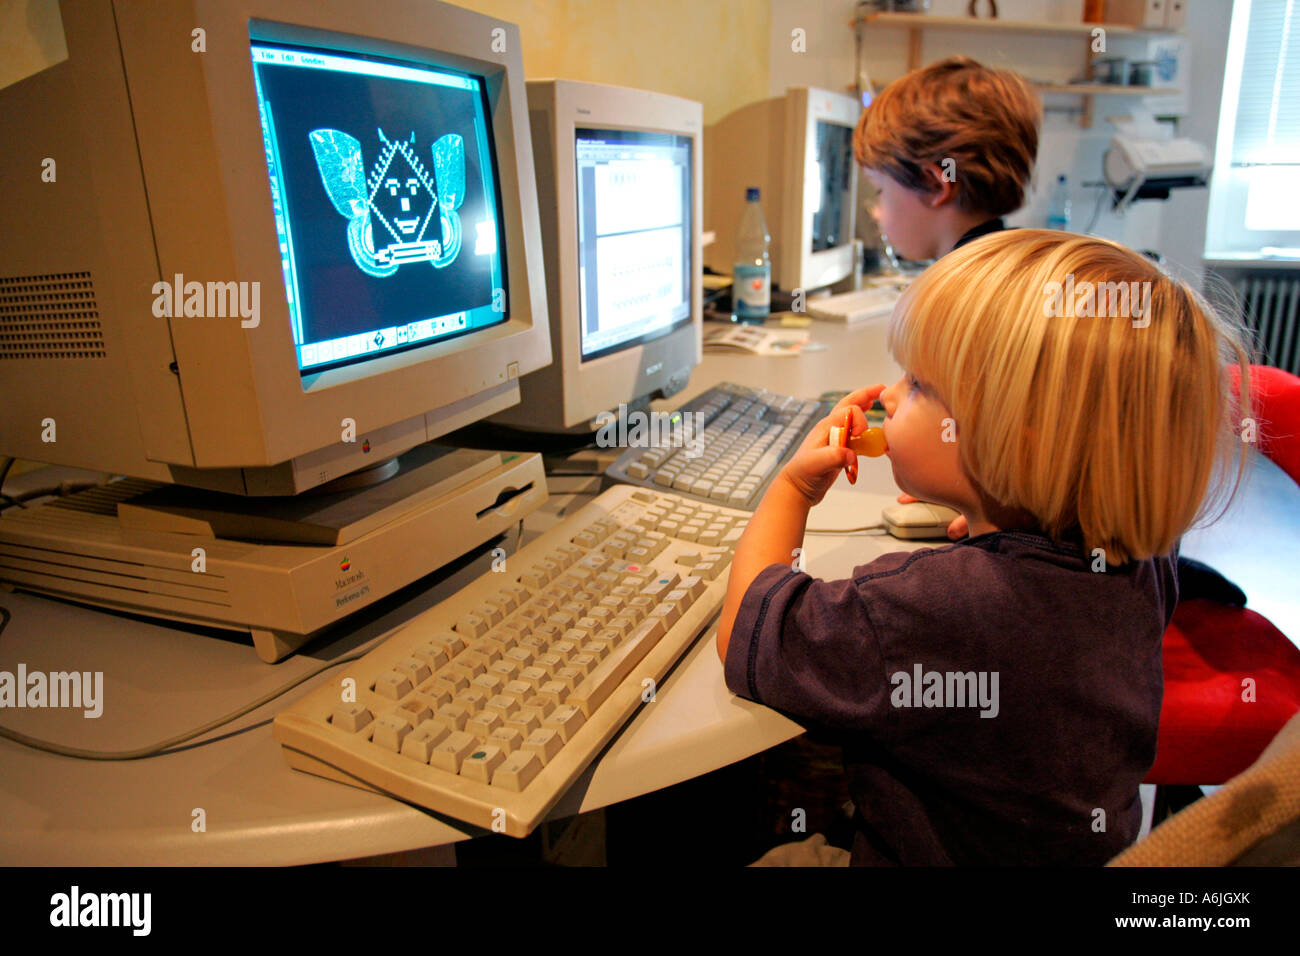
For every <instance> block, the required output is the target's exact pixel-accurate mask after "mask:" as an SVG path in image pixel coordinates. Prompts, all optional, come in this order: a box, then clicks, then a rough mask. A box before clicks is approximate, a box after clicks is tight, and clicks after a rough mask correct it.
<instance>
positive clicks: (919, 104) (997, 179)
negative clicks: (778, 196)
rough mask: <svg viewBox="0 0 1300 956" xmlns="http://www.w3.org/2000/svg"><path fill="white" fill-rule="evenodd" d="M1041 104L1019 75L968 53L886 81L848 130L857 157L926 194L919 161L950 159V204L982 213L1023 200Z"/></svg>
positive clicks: (999, 212)
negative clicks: (954, 190) (953, 193)
mask: <svg viewBox="0 0 1300 956" xmlns="http://www.w3.org/2000/svg"><path fill="white" fill-rule="evenodd" d="M1042 117H1043V108H1042V103H1041V102H1040V101H1039V98H1038V95H1037V94H1036V93H1035V92H1034V91H1033V89H1031V88H1030V86H1029V84H1028V83H1026V82H1025V81H1024V80H1023V79H1022V78H1021V77H1020V76H1018V75H1017V74H1015V73H1011V72H1009V71H1007V70H990V69H988V68H987V67H985V66H982V65H981V64H979V63H976V62H975V61H974V60H972V59H970V58H969V57H964V56H954V57H949V58H948V59H946V60H941V61H939V62H938V63H932V64H930V65H929V66H927V67H924V68H923V69H920V70H913V71H912V72H911V73H908V74H907V75H906V76H903V77H901V78H900V79H897V80H895V81H894V82H893V83H890V84H889V85H888V86H887V87H885V89H884V90H882V91H881V93H880V95H879V96H877V97H876V98H875V100H874V101H873V102H872V104H871V105H870V106H869V107H868V108H867V109H866V110H864V111H863V113H862V116H861V117H860V118H859V120H858V126H857V129H856V130H855V131H854V133H853V154H854V155H855V156H856V157H857V160H858V162H859V163H861V164H862V165H863V166H865V167H866V168H868V169H871V170H878V171H880V172H882V173H885V174H886V175H888V176H889V177H890V178H892V179H894V180H896V181H897V182H899V183H901V184H902V185H904V186H906V187H908V188H909V189H915V190H919V191H921V192H925V193H929V192H933V190H934V182H933V180H932V179H930V178H929V177H928V176H927V175H926V173H925V171H924V169H923V168H922V167H923V166H925V165H927V164H929V163H937V164H940V165H942V164H943V161H944V160H945V159H951V160H953V162H954V163H955V164H956V165H955V173H956V186H957V199H956V202H957V207H958V208H959V209H962V210H964V211H966V212H971V213H983V214H986V215H988V216H989V217H993V216H1004V215H1006V214H1007V213H1011V212H1014V211H1015V210H1017V209H1019V208H1020V207H1021V206H1022V205H1024V201H1025V186H1026V185H1027V184H1028V182H1029V176H1030V173H1031V172H1032V171H1033V167H1034V159H1035V157H1036V156H1037V155H1038V129H1039V126H1040V125H1041V123H1042Z"/></svg>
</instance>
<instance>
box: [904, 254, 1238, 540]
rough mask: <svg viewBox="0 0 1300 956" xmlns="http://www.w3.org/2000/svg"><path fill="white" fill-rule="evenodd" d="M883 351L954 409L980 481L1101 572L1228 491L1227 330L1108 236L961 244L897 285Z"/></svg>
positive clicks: (1175, 531) (1232, 343)
mask: <svg viewBox="0 0 1300 956" xmlns="http://www.w3.org/2000/svg"><path fill="white" fill-rule="evenodd" d="M1121 284H1122V285H1121ZM889 349H890V351H891V352H892V353H893V355H894V357H895V358H896V359H897V360H898V362H899V363H900V364H901V365H902V366H903V367H904V368H906V369H907V370H908V371H909V372H911V373H912V374H913V375H915V376H916V377H917V378H919V379H920V380H921V381H922V382H923V383H925V384H927V385H928V386H930V387H931V388H932V389H933V391H934V393H935V394H936V395H937V396H938V398H939V400H940V401H942V402H943V404H944V405H945V406H946V408H947V409H948V411H949V412H950V413H951V416H952V418H953V419H954V421H955V423H956V434H957V440H958V445H959V455H960V461H961V464H962V467H963V469H964V470H965V471H966V473H967V475H968V476H969V477H970V479H971V481H972V482H973V483H974V484H975V485H976V486H977V487H978V488H980V489H982V490H983V491H984V492H985V493H986V494H987V495H988V496H989V497H990V498H992V499H993V500H994V501H996V502H997V503H999V504H1000V505H1002V506H1004V507H1006V508H1009V509H1023V510H1025V511H1028V512H1029V513H1030V514H1032V515H1033V516H1034V518H1035V519H1037V521H1038V523H1039V525H1040V527H1041V528H1042V529H1043V530H1044V531H1046V532H1047V533H1048V534H1049V535H1050V536H1051V537H1052V538H1053V539H1054V540H1056V541H1058V542H1061V541H1063V540H1065V539H1066V538H1067V537H1076V538H1077V535H1078V534H1079V533H1081V534H1082V538H1083V541H1084V544H1085V546H1086V548H1087V551H1088V553H1089V554H1092V555H1093V556H1097V552H1096V550H1095V549H1097V548H1101V549H1102V552H1103V553H1104V557H1105V560H1106V562H1107V563H1108V564H1111V565H1120V564H1124V563H1126V562H1128V561H1131V560H1141V559H1144V558H1149V557H1152V556H1155V555H1164V554H1168V553H1169V552H1170V550H1171V549H1172V548H1173V546H1174V545H1175V544H1176V543H1177V541H1178V538H1179V536H1180V535H1182V534H1183V532H1184V531H1186V530H1187V529H1188V528H1189V527H1190V526H1191V525H1192V524H1193V523H1194V522H1195V521H1196V520H1197V519H1198V517H1200V516H1202V515H1203V514H1205V513H1206V512H1207V511H1208V510H1209V509H1210V508H1211V507H1212V506H1213V505H1214V504H1215V501H1216V499H1219V500H1221V501H1222V506H1223V508H1226V506H1227V504H1228V501H1229V500H1230V499H1231V496H1232V495H1233V494H1235V492H1236V489H1237V487H1238V485H1239V484H1240V482H1241V479H1242V475H1243V471H1244V468H1245V464H1246V455H1245V450H1244V445H1243V442H1242V441H1240V440H1238V439H1237V437H1236V427H1237V423H1239V422H1242V420H1243V418H1244V417H1245V416H1248V415H1249V414H1250V412H1249V407H1250V392H1249V371H1248V368H1249V361H1250V360H1249V355H1248V353H1247V351H1246V349H1245V347H1244V346H1243V337H1242V332H1241V328H1240V326H1238V325H1234V324H1232V323H1229V322H1228V321H1226V320H1225V319H1223V318H1222V317H1220V316H1219V315H1218V314H1217V313H1216V312H1215V310H1214V309H1213V308H1212V307H1210V305H1209V304H1208V303H1207V302H1206V301H1205V300H1204V299H1203V298H1202V297H1201V296H1200V295H1199V294H1197V293H1196V292H1195V291H1194V290H1193V289H1191V288H1190V287H1188V285H1187V284H1186V283H1183V282H1179V281H1177V280H1175V279H1173V278H1171V277H1169V276H1168V275H1166V274H1165V273H1164V272H1163V271H1161V270H1160V269H1159V268H1157V267H1156V265H1155V264H1154V263H1152V262H1151V261H1150V260H1148V259H1145V258H1144V257H1142V256H1140V255H1138V254H1137V253H1135V252H1133V251H1132V250H1130V249H1126V248H1124V247H1123V246H1121V245H1118V244H1116V243H1113V242H1109V241H1107V240H1104V239H1094V238H1090V237H1086V236H1078V235H1073V234H1069V233H1061V232H1059V231H1056V230H1044V229H1013V230H1009V231H1006V232H999V233H994V234H991V235H988V236H984V237H982V238H980V239H977V240H975V241H974V242H971V243H968V244H966V245H965V246H962V247H961V248H959V249H957V250H956V251H954V252H951V253H949V254H948V255H946V256H944V257H943V258H942V259H940V260H939V261H938V262H937V263H935V264H934V265H933V266H931V267H930V268H929V269H927V270H926V271H925V272H924V273H922V275H921V276H920V277H919V278H918V279H917V280H916V281H915V282H913V283H912V285H911V287H910V288H909V289H908V290H907V292H906V293H904V295H903V296H902V298H901V299H900V300H899V304H898V306H897V307H896V308H895V310H894V315H893V317H892V319H891V321H890V327H889ZM1229 363H1232V364H1236V365H1238V366H1239V367H1240V369H1241V382H1242V385H1241V398H1240V400H1239V401H1238V400H1236V399H1234V397H1233V391H1232V388H1231V384H1230V381H1229V378H1228V374H1227V369H1228V364H1229ZM1234 465H1235V468H1234ZM1234 471H1235V479H1234V478H1233V472H1234ZM1229 479H1233V480H1231V481H1230V480H1229ZM1212 485H1213V488H1212ZM1225 491H1226V495H1225V494H1223V492H1225ZM1221 513H1222V509H1220V511H1219V514H1221Z"/></svg>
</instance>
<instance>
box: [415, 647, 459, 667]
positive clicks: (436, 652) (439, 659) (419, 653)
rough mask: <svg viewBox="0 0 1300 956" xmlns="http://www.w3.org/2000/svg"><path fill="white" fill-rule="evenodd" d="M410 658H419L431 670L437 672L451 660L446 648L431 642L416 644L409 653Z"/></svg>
mask: <svg viewBox="0 0 1300 956" xmlns="http://www.w3.org/2000/svg"><path fill="white" fill-rule="evenodd" d="M411 656H412V657H416V658H419V659H420V660H422V661H424V662H425V663H426V664H428V665H429V668H430V669H431V670H437V669H438V668H439V667H441V666H442V665H443V664H446V663H447V661H449V660H451V658H450V657H449V656H448V655H447V648H446V647H445V646H444V645H442V644H435V643H434V642H433V641H425V642H424V643H423V644H418V645H416V647H415V648H414V650H412V651H411Z"/></svg>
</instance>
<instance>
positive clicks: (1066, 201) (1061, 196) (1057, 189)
mask: <svg viewBox="0 0 1300 956" xmlns="http://www.w3.org/2000/svg"><path fill="white" fill-rule="evenodd" d="M1047 228H1048V229H1064V230H1066V231H1067V232H1068V231H1069V230H1070V187H1069V185H1068V184H1067V183H1066V181H1065V176H1064V175H1060V176H1057V177H1056V185H1055V186H1053V187H1052V199H1051V203H1050V204H1049V205H1048V207H1047Z"/></svg>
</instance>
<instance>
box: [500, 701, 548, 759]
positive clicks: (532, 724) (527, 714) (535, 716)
mask: <svg viewBox="0 0 1300 956" xmlns="http://www.w3.org/2000/svg"><path fill="white" fill-rule="evenodd" d="M545 716H546V715H545V714H543V713H542V712H541V711H540V710H538V709H537V708H535V707H521V708H520V709H519V710H517V711H515V712H514V713H513V714H511V715H510V716H509V717H507V718H506V726H507V727H513V728H514V729H515V730H517V731H519V732H520V733H521V734H523V735H524V736H525V737H527V736H528V735H529V734H531V733H532V732H533V731H534V730H540V729H541V726H542V719H543V718H544V717H545ZM516 749H517V748H516Z"/></svg>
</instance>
